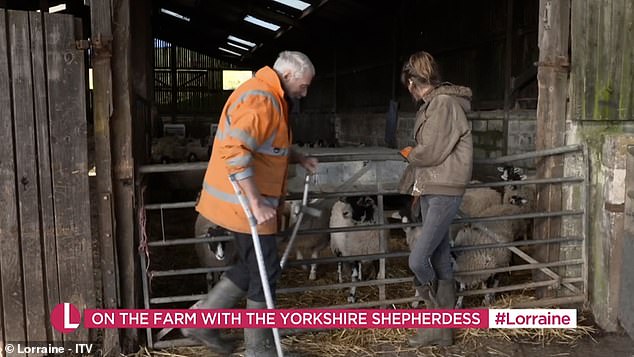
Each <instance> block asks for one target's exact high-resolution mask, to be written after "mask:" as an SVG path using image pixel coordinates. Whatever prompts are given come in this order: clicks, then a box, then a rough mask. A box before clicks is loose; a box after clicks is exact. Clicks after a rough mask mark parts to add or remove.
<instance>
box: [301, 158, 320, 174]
mask: <svg viewBox="0 0 634 357" xmlns="http://www.w3.org/2000/svg"><path fill="white" fill-rule="evenodd" d="M318 163H319V161H318V160H317V158H314V157H306V156H304V155H302V156H301V157H300V159H299V164H300V165H302V167H303V168H304V169H305V170H306V171H308V172H310V173H311V174H314V173H315V172H317V164H318Z"/></svg>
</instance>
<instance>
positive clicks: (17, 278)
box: [0, 10, 26, 341]
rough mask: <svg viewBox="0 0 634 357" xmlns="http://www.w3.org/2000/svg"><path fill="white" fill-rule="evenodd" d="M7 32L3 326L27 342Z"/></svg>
mask: <svg viewBox="0 0 634 357" xmlns="http://www.w3.org/2000/svg"><path fill="white" fill-rule="evenodd" d="M6 26H7V14H6V12H5V11H4V10H0V28H2V29H6V28H7V27H6ZM7 40H8V39H7V37H6V32H5V31H2V32H0V142H1V143H2V145H0V182H2V189H1V190H0V207H2V214H0V279H1V280H2V329H3V333H4V339H5V341H24V340H25V337H26V331H25V324H24V285H23V283H22V271H21V266H20V237H19V234H20V228H19V226H18V215H17V201H16V194H17V193H16V192H15V191H16V177H15V165H14V162H15V156H14V154H13V146H14V141H13V123H12V122H13V118H12V113H11V106H12V98H11V88H10V86H9V83H11V77H10V76H9V73H10V72H9V52H10V49H9V48H8V43H7Z"/></svg>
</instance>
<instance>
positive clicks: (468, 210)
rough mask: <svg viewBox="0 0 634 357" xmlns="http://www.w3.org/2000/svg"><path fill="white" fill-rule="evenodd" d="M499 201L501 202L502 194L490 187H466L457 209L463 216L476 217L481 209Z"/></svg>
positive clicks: (497, 203)
mask: <svg viewBox="0 0 634 357" xmlns="http://www.w3.org/2000/svg"><path fill="white" fill-rule="evenodd" d="M500 203H502V195H501V194H500V193H499V192H498V191H496V190H494V189H492V188H489V187H475V188H468V189H467V190H466V191H465V193H464V195H463V196H462V203H461V204H460V208H459V209H460V212H461V213H462V214H464V216H465V217H477V216H478V215H479V214H481V212H482V211H483V210H485V209H487V208H488V207H491V206H494V205H499V204H500Z"/></svg>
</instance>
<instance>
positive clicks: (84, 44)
mask: <svg viewBox="0 0 634 357" xmlns="http://www.w3.org/2000/svg"><path fill="white" fill-rule="evenodd" d="M75 48H77V49H78V50H82V51H85V50H87V49H89V48H90V40H78V41H75Z"/></svg>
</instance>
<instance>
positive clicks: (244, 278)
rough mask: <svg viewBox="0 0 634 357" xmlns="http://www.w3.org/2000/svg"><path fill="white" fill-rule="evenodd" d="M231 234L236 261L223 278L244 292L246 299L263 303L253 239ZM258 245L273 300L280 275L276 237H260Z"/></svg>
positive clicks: (247, 235) (243, 234) (249, 236)
mask: <svg viewBox="0 0 634 357" xmlns="http://www.w3.org/2000/svg"><path fill="white" fill-rule="evenodd" d="M232 233H233V235H234V237H235V244H236V248H237V254H238V261H237V262H236V263H235V264H234V265H233V267H231V269H229V270H228V271H227V272H226V274H225V277H226V278H228V279H230V280H231V281H232V282H233V283H234V284H236V285H237V286H238V287H239V288H240V289H242V290H244V291H246V292H247V298H248V299H250V300H253V301H258V302H264V301H265V299H264V289H263V288H262V280H261V279H260V271H259V269H258V261H257V258H256V255H255V249H254V248H253V238H252V237H251V235H250V234H245V233H236V232H232ZM260 245H261V247H262V256H263V257H264V265H265V267H266V273H267V274H268V279H269V286H270V287H271V293H272V295H273V298H275V287H276V286H277V281H278V280H279V278H280V275H281V273H282V269H281V268H280V258H279V256H278V255H277V241H276V237H275V236H272V235H261V236H260Z"/></svg>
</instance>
